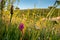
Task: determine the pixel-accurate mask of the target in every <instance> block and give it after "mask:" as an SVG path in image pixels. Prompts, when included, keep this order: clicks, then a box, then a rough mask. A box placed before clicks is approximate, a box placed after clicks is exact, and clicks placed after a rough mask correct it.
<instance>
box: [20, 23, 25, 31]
mask: <svg viewBox="0 0 60 40" xmlns="http://www.w3.org/2000/svg"><path fill="white" fill-rule="evenodd" d="M19 29H20V30H21V31H23V29H24V24H23V23H20V25H19Z"/></svg>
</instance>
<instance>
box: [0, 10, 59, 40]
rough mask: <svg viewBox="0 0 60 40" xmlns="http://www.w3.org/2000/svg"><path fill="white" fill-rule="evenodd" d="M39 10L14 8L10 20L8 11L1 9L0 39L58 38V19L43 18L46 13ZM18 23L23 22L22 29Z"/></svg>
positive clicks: (32, 39) (48, 39)
mask: <svg viewBox="0 0 60 40" xmlns="http://www.w3.org/2000/svg"><path fill="white" fill-rule="evenodd" d="M39 12H40V10H39V11H37V10H36V9H33V10H32V11H31V10H30V9H28V10H26V11H25V10H18V9H16V10H14V12H13V13H14V14H13V16H12V20H11V22H10V16H11V15H10V11H9V10H8V11H4V10H3V16H2V20H1V17H0V40H60V20H56V21H51V20H49V19H48V18H47V19H45V20H44V19H43V18H46V16H47V13H46V14H42V13H39ZM55 16H56V14H53V15H52V17H55ZM59 16H60V15H59ZM52 17H51V18H52ZM20 23H23V24H22V25H23V26H22V27H23V29H22V30H21V28H20Z"/></svg>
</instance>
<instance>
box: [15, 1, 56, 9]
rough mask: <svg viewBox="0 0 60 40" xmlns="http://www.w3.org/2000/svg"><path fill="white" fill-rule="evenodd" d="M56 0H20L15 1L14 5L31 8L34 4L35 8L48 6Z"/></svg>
mask: <svg viewBox="0 0 60 40" xmlns="http://www.w3.org/2000/svg"><path fill="white" fill-rule="evenodd" d="M55 1H56V0H20V2H19V3H18V4H17V2H16V3H15V7H16V6H18V7H19V8H20V9H28V8H29V9H32V8H34V4H35V5H36V8H48V7H49V6H53V4H54V2H55Z"/></svg>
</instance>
